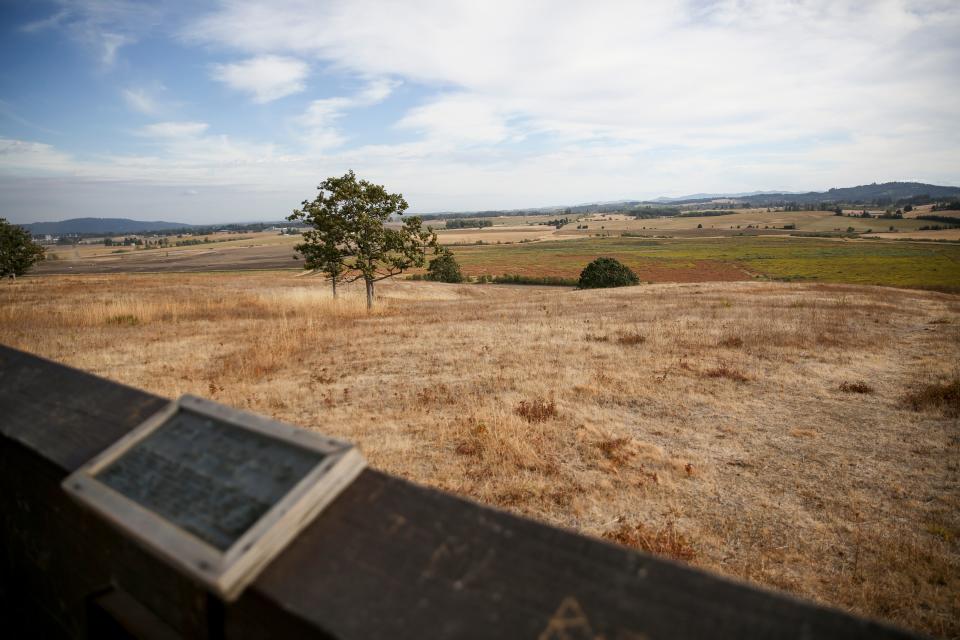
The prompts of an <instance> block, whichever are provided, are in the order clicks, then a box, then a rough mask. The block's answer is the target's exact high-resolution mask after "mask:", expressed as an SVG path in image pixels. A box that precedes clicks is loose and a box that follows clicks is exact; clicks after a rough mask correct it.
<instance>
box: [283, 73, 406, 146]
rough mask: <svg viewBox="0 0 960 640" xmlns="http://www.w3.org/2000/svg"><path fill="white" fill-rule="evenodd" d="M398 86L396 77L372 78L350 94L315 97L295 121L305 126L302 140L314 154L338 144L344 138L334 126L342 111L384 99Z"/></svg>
mask: <svg viewBox="0 0 960 640" xmlns="http://www.w3.org/2000/svg"><path fill="white" fill-rule="evenodd" d="M397 85H399V82H397V81H396V80H391V79H388V78H375V79H373V80H369V81H368V82H367V84H366V86H365V87H363V88H362V89H361V90H360V91H358V92H357V93H356V94H354V95H352V96H349V97H344V96H338V97H334V98H323V99H320V100H314V101H313V102H311V103H310V105H309V106H308V107H307V109H306V111H305V112H304V113H303V115H301V116H300V117H299V118H297V121H296V123H297V124H298V125H299V126H301V127H303V128H304V129H305V131H304V133H303V134H302V138H303V140H304V142H305V143H306V145H307V146H308V147H309V148H310V149H311V150H312V151H313V152H315V153H322V152H325V151H328V150H329V149H332V148H334V147H339V146H340V145H342V144H343V143H344V142H346V140H347V138H346V136H344V135H343V134H342V133H341V132H340V130H339V129H338V127H337V121H338V120H340V118H341V117H343V115H344V114H345V112H347V111H349V110H350V109H357V108H362V107H369V106H372V105H375V104H377V103H379V102H382V101H383V100H386V98H387V97H388V96H389V95H390V93H391V92H393V90H394V89H395V88H396V87H397Z"/></svg>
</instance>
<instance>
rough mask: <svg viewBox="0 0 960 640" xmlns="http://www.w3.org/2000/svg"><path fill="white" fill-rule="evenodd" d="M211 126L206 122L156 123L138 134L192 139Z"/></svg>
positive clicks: (152, 136) (151, 136)
mask: <svg viewBox="0 0 960 640" xmlns="http://www.w3.org/2000/svg"><path fill="white" fill-rule="evenodd" d="M209 126H210V125H208V124H207V123H206V122H155V123H154V124H149V125H147V126H145V127H143V128H142V129H140V130H139V131H137V134H138V135H141V136H145V137H149V138H191V137H195V136H198V135H200V134H202V133H203V132H205V131H206V130H207V129H208V128H209Z"/></svg>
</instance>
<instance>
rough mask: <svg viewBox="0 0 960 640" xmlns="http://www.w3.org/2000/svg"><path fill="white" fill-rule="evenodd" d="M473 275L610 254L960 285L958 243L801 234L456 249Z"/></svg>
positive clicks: (823, 276)
mask: <svg viewBox="0 0 960 640" xmlns="http://www.w3.org/2000/svg"><path fill="white" fill-rule="evenodd" d="M455 254H456V256H457V258H458V259H459V260H460V262H461V264H462V265H463V267H464V271H465V273H468V274H470V275H482V274H504V273H519V274H522V275H530V276H547V275H549V276H561V277H572V278H575V277H577V276H578V275H579V273H580V271H581V270H582V269H583V267H585V266H586V265H587V263H589V262H590V261H591V260H592V259H594V258H595V257H597V256H600V255H603V256H612V257H615V258H617V259H619V260H621V261H622V262H624V263H625V264H627V265H629V266H630V267H632V268H633V269H634V270H635V271H636V272H637V274H638V275H639V276H640V278H641V279H642V280H646V281H653V282H701V281H724V280H745V279H751V278H755V277H761V278H774V279H788V280H813V281H820V282H842V283H855V284H881V285H891V286H900V287H929V288H942V289H945V290H956V289H957V288H958V287H960V245H958V244H940V243H919V242H918V243H908V242H886V241H876V240H838V239H826V238H796V237H734V238H706V239H702V240H694V239H684V240H681V239H648V238H626V237H619V238H590V239H584V240H580V241H578V242H570V241H568V242H541V243H536V244H532V243H531V244H520V245H493V246H477V247H457V248H456V250H455Z"/></svg>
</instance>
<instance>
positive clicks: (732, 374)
mask: <svg viewBox="0 0 960 640" xmlns="http://www.w3.org/2000/svg"><path fill="white" fill-rule="evenodd" d="M703 375H704V376H705V377H707V378H726V379H727V380H733V381H734V382H749V381H750V376H748V375H747V374H745V373H744V372H743V371H741V370H740V369H736V368H734V367H731V366H730V365H728V364H727V363H725V362H721V363H720V364H719V365H718V366H716V367H713V368H712V369H707V370H706V371H704V372H703Z"/></svg>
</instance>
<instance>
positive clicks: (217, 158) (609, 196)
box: [0, 0, 960, 224]
mask: <svg viewBox="0 0 960 640" xmlns="http://www.w3.org/2000/svg"><path fill="white" fill-rule="evenodd" d="M0 16H2V19H0V30H2V34H3V38H2V39H0V51H2V52H3V55H4V56H5V59H7V60H8V61H11V64H9V65H8V68H7V69H6V70H5V71H4V73H3V74H0V217H7V218H8V219H10V220H12V221H14V222H19V223H29V222H35V221H53V220H63V219H68V218H77V217H124V218H131V219H138V220H171V221H183V222H188V223H195V224H210V223H223V222H225V221H231V222H244V221H254V220H278V219H282V218H283V217H284V216H286V215H287V214H288V213H289V212H290V210H292V209H293V208H294V207H296V206H297V205H298V204H299V203H300V201H302V200H303V199H305V198H309V197H312V195H313V193H314V190H315V186H316V184H318V183H319V182H320V181H322V180H323V179H324V178H326V177H327V176H330V175H341V174H343V173H344V172H346V171H347V170H348V169H353V170H355V171H356V172H357V174H358V175H360V176H361V177H363V178H366V179H369V180H372V181H374V182H377V183H381V184H384V185H386V186H387V188H388V189H390V190H391V191H398V192H402V193H403V194H404V195H405V196H406V198H407V200H408V201H409V202H410V209H411V211H414V212H419V213H431V212H446V211H451V212H452V211H477V210H492V209H524V208H532V207H548V206H565V205H572V204H576V203H588V202H597V201H616V200H628V199H654V198H657V197H677V196H682V195H687V194H692V193H703V192H707V193H738V192H750V191H792V192H798V191H799V192H806V191H823V190H827V189H829V188H831V187H846V186H854V185H862V184H870V183H873V182H887V181H918V182H927V183H932V184H939V185H960V90H958V89H957V88H956V82H955V79H956V71H955V70H956V69H957V68H960V44H958V43H957V42H956V38H955V34H956V33H958V32H960V5H958V4H956V3H953V2H943V1H938V0H929V1H927V0H918V1H899V2H898V1H888V2H875V3H868V4H866V5H862V4H859V3H853V2H820V1H812V0H811V1H801V2H791V3H785V2H759V1H756V2H751V1H746V2H725V1H717V2H702V1H696V2H693V1H691V2H650V3H643V5H642V6H640V5H639V4H636V3H613V2H607V3H599V4H594V5H591V6H590V7H586V6H583V5H581V4H579V3H563V2H551V3H485V4H483V5H482V6H479V5H475V4H468V3H440V2H419V3H415V4H412V5H411V4H403V5H393V4H386V5H381V4H379V3H376V2H343V3H341V2H329V3H314V2H300V1H298V0H285V1H284V2H262V1H260V0H240V1H236V2H213V3H205V4H195V3H186V2H162V3H138V2H130V1H127V0H103V1H101V2H97V3H83V2H74V1H71V0H55V1H41V2H34V3H28V4H14V3H7V4H4V5H3V6H2V7H0ZM852 25H855V26H856V29H855V30H854V29H852Z"/></svg>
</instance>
